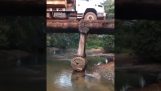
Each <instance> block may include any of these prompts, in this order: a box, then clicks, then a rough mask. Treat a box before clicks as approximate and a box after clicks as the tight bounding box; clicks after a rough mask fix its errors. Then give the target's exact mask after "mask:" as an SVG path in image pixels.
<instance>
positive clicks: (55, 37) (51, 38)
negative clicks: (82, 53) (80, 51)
mask: <svg viewBox="0 0 161 91" xmlns="http://www.w3.org/2000/svg"><path fill="white" fill-rule="evenodd" d="M78 41H79V34H67V33H54V34H47V46H50V47H51V46H53V47H58V48H76V47H77V46H78Z"/></svg>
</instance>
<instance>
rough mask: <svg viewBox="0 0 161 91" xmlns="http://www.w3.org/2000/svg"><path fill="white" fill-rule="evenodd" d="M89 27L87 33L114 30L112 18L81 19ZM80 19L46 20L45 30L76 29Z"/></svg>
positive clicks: (75, 30)
mask: <svg viewBox="0 0 161 91" xmlns="http://www.w3.org/2000/svg"><path fill="white" fill-rule="evenodd" d="M81 22H82V23H83V24H84V26H86V27H88V28H89V29H90V31H89V33H98V34H101V33H111V32H113V30H114V20H95V21H81ZM79 23H80V21H77V20H49V19H48V20H47V32H56V33H58V32H60V33H62V32H69V33H76V32H79V31H78V27H79Z"/></svg>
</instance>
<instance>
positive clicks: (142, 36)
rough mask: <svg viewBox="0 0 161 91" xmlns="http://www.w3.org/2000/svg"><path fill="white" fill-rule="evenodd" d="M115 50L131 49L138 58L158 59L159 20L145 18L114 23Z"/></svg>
mask: <svg viewBox="0 0 161 91" xmlns="http://www.w3.org/2000/svg"><path fill="white" fill-rule="evenodd" d="M116 25H117V26H116V29H117V31H116V35H115V36H116V41H115V43H116V45H117V46H115V47H116V52H125V51H124V50H131V52H132V53H134V54H135V55H138V57H139V58H140V59H144V60H146V61H151V60H153V61H160V56H161V46H160V45H161V41H160V40H161V36H160V35H161V30H160V29H161V22H159V21H147V20H140V21H139V20H138V21H137V20H131V21H118V22H117V23H116Z"/></svg>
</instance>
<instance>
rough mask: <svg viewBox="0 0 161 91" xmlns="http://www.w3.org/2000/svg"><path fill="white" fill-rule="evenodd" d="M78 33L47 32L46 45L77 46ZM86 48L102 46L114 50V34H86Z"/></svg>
mask: <svg viewBox="0 0 161 91" xmlns="http://www.w3.org/2000/svg"><path fill="white" fill-rule="evenodd" d="M78 42H79V34H65V33H63V34H62V33H60V34H58V33H55V34H47V46H50V47H51V46H53V47H58V48H78ZM86 48H87V49H90V48H104V49H105V50H108V51H109V50H110V51H111V50H114V36H112V35H96V34H92V35H88V38H87V42H86Z"/></svg>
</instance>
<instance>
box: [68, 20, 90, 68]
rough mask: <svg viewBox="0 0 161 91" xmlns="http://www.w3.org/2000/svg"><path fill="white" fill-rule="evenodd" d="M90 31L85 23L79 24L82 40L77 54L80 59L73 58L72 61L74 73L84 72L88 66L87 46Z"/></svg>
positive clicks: (80, 39)
mask: <svg viewBox="0 0 161 91" xmlns="http://www.w3.org/2000/svg"><path fill="white" fill-rule="evenodd" d="M88 31H89V28H88V27H86V26H85V24H84V22H82V21H80V23H79V32H80V38H79V45H78V52H77V56H78V57H75V58H73V59H72V61H71V66H72V68H73V70H74V71H84V70H85V67H86V65H87V60H86V53H85V46H86V38H87V33H88Z"/></svg>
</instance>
